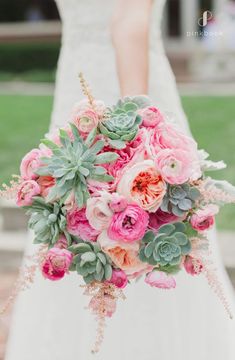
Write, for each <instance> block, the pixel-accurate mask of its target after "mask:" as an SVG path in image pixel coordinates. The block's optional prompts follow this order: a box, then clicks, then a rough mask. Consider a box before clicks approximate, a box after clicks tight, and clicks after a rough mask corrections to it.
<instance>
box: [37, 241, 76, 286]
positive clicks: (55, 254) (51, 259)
mask: <svg viewBox="0 0 235 360" xmlns="http://www.w3.org/2000/svg"><path fill="white" fill-rule="evenodd" d="M72 259H73V255H72V253H71V252H70V251H68V250H65V249H60V248H58V247H54V248H52V249H50V250H49V251H48V253H47V254H46V257H45V260H44V261H43V263H42V265H41V270H42V274H43V276H44V277H45V278H46V279H49V280H53V281H55V280H60V279H62V278H63V277H64V275H65V273H68V271H69V267H70V265H71V262H72Z"/></svg>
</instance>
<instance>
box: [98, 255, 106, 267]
mask: <svg viewBox="0 0 235 360" xmlns="http://www.w3.org/2000/svg"><path fill="white" fill-rule="evenodd" d="M97 257H98V258H99V260H100V261H101V262H102V264H103V265H106V263H107V260H106V257H105V255H104V254H103V253H101V252H99V253H98V254H97Z"/></svg>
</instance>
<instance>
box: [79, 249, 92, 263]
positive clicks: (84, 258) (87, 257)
mask: <svg viewBox="0 0 235 360" xmlns="http://www.w3.org/2000/svg"><path fill="white" fill-rule="evenodd" d="M81 259H82V261H84V262H85V263H87V262H92V261H95V260H96V255H95V254H94V253H93V252H91V251H89V252H86V253H84V254H82V256H81Z"/></svg>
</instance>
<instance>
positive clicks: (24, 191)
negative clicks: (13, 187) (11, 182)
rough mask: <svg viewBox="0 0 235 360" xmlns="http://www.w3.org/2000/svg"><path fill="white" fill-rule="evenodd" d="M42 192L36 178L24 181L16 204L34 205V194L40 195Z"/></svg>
mask: <svg viewBox="0 0 235 360" xmlns="http://www.w3.org/2000/svg"><path fill="white" fill-rule="evenodd" d="M40 192H41V189H40V186H39V185H38V183H37V182H36V181H34V180H27V181H24V182H23V183H22V184H21V185H20V187H19V189H18V192H17V199H16V204H17V205H18V206H29V205H32V202H33V198H34V196H37V195H39V194H40Z"/></svg>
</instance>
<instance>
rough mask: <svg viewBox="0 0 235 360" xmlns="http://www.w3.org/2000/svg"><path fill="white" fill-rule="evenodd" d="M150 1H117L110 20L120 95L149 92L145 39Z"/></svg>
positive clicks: (146, 39) (147, 36)
mask: <svg viewBox="0 0 235 360" xmlns="http://www.w3.org/2000/svg"><path fill="white" fill-rule="evenodd" d="M151 6H152V0H117V5H116V8H115V11H114V14H113V19H112V28H111V31H112V39H113V45H114V48H115V53H116V63H117V71H118V77H119V83H120V90H121V95H122V96H126V95H136V94H147V92H148V65H149V64H148V63H149V60H148V46H149V44H148V38H149V24H150V14H151Z"/></svg>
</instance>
